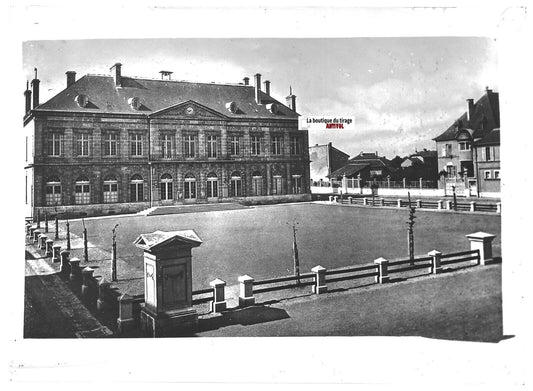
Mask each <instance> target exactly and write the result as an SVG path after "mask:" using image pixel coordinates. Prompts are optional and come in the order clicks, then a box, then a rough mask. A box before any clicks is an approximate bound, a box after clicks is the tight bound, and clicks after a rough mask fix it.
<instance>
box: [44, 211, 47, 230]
mask: <svg viewBox="0 0 533 391" xmlns="http://www.w3.org/2000/svg"><path fill="white" fill-rule="evenodd" d="M44 232H45V233H48V213H46V212H44Z"/></svg>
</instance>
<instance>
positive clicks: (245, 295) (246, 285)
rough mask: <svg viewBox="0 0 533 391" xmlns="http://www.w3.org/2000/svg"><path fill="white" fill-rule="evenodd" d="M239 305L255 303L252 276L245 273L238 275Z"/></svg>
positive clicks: (245, 305) (246, 305) (244, 305)
mask: <svg viewBox="0 0 533 391" xmlns="http://www.w3.org/2000/svg"><path fill="white" fill-rule="evenodd" d="M237 281H239V307H248V306H251V305H254V304H255V297H254V281H255V280H254V278H253V277H250V276H249V275H247V274H245V275H244V276H239V278H238V279H237Z"/></svg>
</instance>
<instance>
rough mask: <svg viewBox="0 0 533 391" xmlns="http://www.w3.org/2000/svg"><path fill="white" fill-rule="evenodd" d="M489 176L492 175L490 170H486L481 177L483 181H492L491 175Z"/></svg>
mask: <svg viewBox="0 0 533 391" xmlns="http://www.w3.org/2000/svg"><path fill="white" fill-rule="evenodd" d="M491 174H492V173H491V172H490V170H486V171H485V172H484V175H483V177H484V178H485V179H492V175H491Z"/></svg>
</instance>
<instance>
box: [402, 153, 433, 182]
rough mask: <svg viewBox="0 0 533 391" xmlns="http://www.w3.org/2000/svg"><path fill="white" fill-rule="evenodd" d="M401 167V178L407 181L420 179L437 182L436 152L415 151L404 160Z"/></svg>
mask: <svg viewBox="0 0 533 391" xmlns="http://www.w3.org/2000/svg"><path fill="white" fill-rule="evenodd" d="M400 167H401V176H402V178H405V179H407V180H409V181H415V180H418V179H420V178H422V180H425V181H435V183H436V182H437V180H438V162H437V151H428V150H427V149H424V150H422V151H415V153H413V154H411V155H409V156H408V157H406V158H404V159H403V161H402V163H401V164H400Z"/></svg>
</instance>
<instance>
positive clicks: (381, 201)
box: [379, 198, 385, 206]
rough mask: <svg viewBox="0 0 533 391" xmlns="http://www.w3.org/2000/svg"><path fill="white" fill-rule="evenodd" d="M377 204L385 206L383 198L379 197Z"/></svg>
mask: <svg viewBox="0 0 533 391" xmlns="http://www.w3.org/2000/svg"><path fill="white" fill-rule="evenodd" d="M379 205H380V206H385V198H380V199H379Z"/></svg>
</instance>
